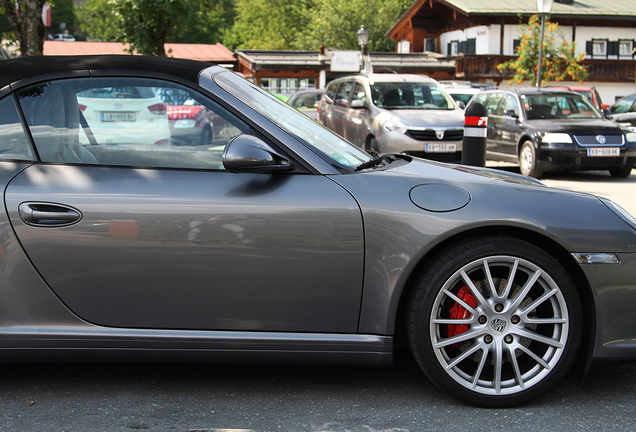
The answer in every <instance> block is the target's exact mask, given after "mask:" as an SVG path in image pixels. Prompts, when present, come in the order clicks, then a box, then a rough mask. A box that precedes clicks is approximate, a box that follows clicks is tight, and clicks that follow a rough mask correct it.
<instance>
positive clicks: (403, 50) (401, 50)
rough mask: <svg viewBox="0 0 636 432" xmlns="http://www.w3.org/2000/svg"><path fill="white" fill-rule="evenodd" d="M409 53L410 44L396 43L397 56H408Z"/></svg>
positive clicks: (403, 41) (404, 41)
mask: <svg viewBox="0 0 636 432" xmlns="http://www.w3.org/2000/svg"><path fill="white" fill-rule="evenodd" d="M410 52H411V42H410V41H408V40H402V41H400V42H398V54H408V53H410Z"/></svg>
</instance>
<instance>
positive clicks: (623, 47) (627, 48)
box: [618, 40, 634, 58]
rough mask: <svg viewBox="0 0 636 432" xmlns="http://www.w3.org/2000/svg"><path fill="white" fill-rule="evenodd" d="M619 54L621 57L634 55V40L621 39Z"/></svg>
mask: <svg viewBox="0 0 636 432" xmlns="http://www.w3.org/2000/svg"><path fill="white" fill-rule="evenodd" d="M618 55H619V56H621V57H632V58H633V57H634V41H633V40H619V41H618Z"/></svg>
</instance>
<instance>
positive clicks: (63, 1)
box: [48, 0, 77, 33]
mask: <svg viewBox="0 0 636 432" xmlns="http://www.w3.org/2000/svg"><path fill="white" fill-rule="evenodd" d="M48 3H52V6H51V27H52V30H53V33H58V32H61V30H60V24H61V23H64V24H66V28H67V29H68V30H69V31H70V32H71V33H73V32H74V31H75V29H76V26H77V22H76V21H77V19H76V18H75V11H74V8H73V0H55V1H54V2H50V1H49V2H48Z"/></svg>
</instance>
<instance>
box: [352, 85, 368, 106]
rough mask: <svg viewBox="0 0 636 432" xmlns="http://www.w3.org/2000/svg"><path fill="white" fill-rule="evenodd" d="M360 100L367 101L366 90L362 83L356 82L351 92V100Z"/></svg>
mask: <svg viewBox="0 0 636 432" xmlns="http://www.w3.org/2000/svg"><path fill="white" fill-rule="evenodd" d="M354 100H361V101H362V102H364V103H365V104H366V103H367V92H365V91H364V84H362V83H360V82H356V85H355V87H354V88H353V94H352V95H351V101H354Z"/></svg>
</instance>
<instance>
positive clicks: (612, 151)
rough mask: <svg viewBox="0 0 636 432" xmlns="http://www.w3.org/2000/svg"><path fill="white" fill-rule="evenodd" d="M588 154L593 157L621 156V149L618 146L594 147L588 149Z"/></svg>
mask: <svg viewBox="0 0 636 432" xmlns="http://www.w3.org/2000/svg"><path fill="white" fill-rule="evenodd" d="M587 155H588V156H592V157H603V156H620V155H621V149H619V148H616V147H607V148H603V147H594V148H588V149H587Z"/></svg>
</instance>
